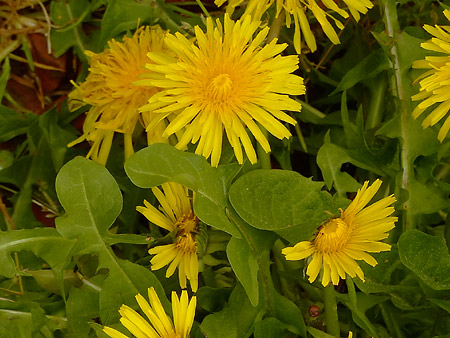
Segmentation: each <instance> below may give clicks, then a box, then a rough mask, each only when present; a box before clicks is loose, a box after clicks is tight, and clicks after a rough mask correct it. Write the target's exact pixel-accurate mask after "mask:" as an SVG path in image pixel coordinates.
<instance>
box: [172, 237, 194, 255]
mask: <svg viewBox="0 0 450 338" xmlns="http://www.w3.org/2000/svg"><path fill="white" fill-rule="evenodd" d="M175 248H176V249H177V250H178V251H181V252H183V253H184V254H189V253H197V243H196V242H195V239H194V236H192V235H191V234H186V235H184V236H180V237H177V240H176V242H175Z"/></svg>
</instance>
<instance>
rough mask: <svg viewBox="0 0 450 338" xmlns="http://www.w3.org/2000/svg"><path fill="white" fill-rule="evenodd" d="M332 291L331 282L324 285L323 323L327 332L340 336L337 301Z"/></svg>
mask: <svg viewBox="0 0 450 338" xmlns="http://www.w3.org/2000/svg"><path fill="white" fill-rule="evenodd" d="M334 292H335V291H334V286H333V285H332V284H330V285H328V286H327V287H325V289H324V292H323V298H324V299H323V301H324V303H325V323H326V325H327V332H328V333H329V334H331V335H333V336H336V337H340V329H339V319H338V313H337V303H336V296H335V294H334Z"/></svg>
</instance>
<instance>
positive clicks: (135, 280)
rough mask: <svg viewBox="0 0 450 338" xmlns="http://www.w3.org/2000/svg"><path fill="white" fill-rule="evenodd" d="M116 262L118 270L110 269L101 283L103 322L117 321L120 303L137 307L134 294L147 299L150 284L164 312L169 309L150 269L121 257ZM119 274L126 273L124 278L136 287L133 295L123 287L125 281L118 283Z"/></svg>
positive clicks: (160, 287)
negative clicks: (121, 284)
mask: <svg viewBox="0 0 450 338" xmlns="http://www.w3.org/2000/svg"><path fill="white" fill-rule="evenodd" d="M117 263H118V268H119V269H120V270H119V271H117V272H114V273H112V272H111V270H110V273H109V275H110V277H108V278H107V279H106V280H105V282H104V283H103V284H102V292H101V293H100V318H101V319H102V322H103V323H104V324H108V323H114V322H117V319H118V317H119V308H120V306H121V305H122V304H126V305H128V306H130V307H132V308H135V309H138V306H137V302H136V299H135V296H136V295H137V294H138V293H140V294H141V295H142V296H144V298H145V299H147V301H148V288H149V287H152V286H153V287H154V288H155V290H156V292H157V293H158V296H159V299H160V300H161V303H162V304H163V306H164V308H165V310H166V312H169V311H170V309H171V307H170V303H169V301H168V300H167V298H166V296H165V294H164V290H163V288H162V286H161V283H160V282H159V280H158V279H157V278H156V276H155V275H154V274H153V272H151V271H150V268H146V267H143V266H142V265H139V264H134V263H131V262H130V261H128V260H123V259H117ZM121 274H126V279H127V280H128V281H129V282H131V283H132V284H133V286H134V287H135V288H136V290H137V291H136V292H135V293H134V294H133V295H131V292H130V294H129V295H128V294H127V293H128V292H127V290H125V289H124V287H125V283H123V286H119V285H118V279H117V277H119V276H120V275H121ZM122 278H123V277H122ZM130 296H133V297H132V298H131V297H130Z"/></svg>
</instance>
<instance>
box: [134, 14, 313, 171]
mask: <svg viewBox="0 0 450 338" xmlns="http://www.w3.org/2000/svg"><path fill="white" fill-rule="evenodd" d="M259 24H260V22H259V21H253V20H252V19H251V18H250V17H249V16H247V17H245V18H244V19H243V20H238V21H236V22H234V21H233V20H231V19H230V18H229V17H228V15H225V19H224V24H223V25H222V23H221V22H220V21H219V20H218V19H217V21H216V27H214V23H213V20H212V19H211V18H207V19H206V27H207V31H206V33H205V32H203V31H202V30H201V29H200V28H199V27H198V26H196V27H195V35H196V42H192V41H189V40H187V39H186V38H185V37H184V36H183V35H182V34H180V33H175V35H172V34H168V35H167V37H166V39H165V43H166V45H167V46H168V47H169V48H170V49H171V50H172V52H173V53H174V54H175V55H176V56H175V57H171V56H168V55H166V54H162V53H154V52H151V53H149V54H148V55H149V57H150V59H151V60H152V61H153V62H154V63H152V64H148V65H147V68H148V69H149V70H150V71H151V73H150V74H149V75H148V76H147V77H148V79H146V80H142V81H140V82H139V83H141V84H148V85H150V86H157V87H161V88H164V89H163V90H162V91H161V92H159V93H157V94H155V95H153V96H152V97H151V98H150V100H149V103H148V104H147V105H145V106H144V107H142V108H141V110H142V111H147V110H150V111H154V112H155V113H160V114H161V118H164V117H165V116H166V115H168V114H171V113H175V115H176V117H175V118H174V119H173V120H172V121H171V122H170V124H169V125H168V126H167V128H166V130H165V131H164V134H163V136H165V137H168V136H170V135H172V134H173V133H175V132H177V131H179V130H180V129H182V128H183V127H186V129H185V131H184V134H183V135H182V136H181V139H179V142H178V144H177V145H176V147H177V148H178V149H184V148H185V147H186V146H187V144H188V143H189V142H192V143H194V144H195V143H197V142H198V145H197V148H196V151H195V152H196V153H197V154H201V155H203V156H204V157H206V158H209V157H210V156H211V164H212V165H213V166H217V165H218V163H219V160H220V157H221V152H222V135H223V131H224V130H225V134H226V135H227V138H228V141H229V142H230V144H231V146H232V147H233V149H234V153H235V155H236V158H237V160H238V162H239V163H242V162H243V153H242V148H241V144H242V145H243V146H244V149H245V153H246V154H247V157H248V158H249V160H250V162H251V163H255V162H256V161H257V158H256V152H255V149H254V148H253V144H252V141H251V139H250V137H249V135H248V134H247V131H246V130H245V127H247V128H248V129H249V131H250V132H251V133H252V134H253V135H254V137H255V139H256V140H257V141H258V142H259V143H260V144H261V146H262V148H263V149H264V150H265V151H266V152H269V151H270V145H269V142H268V141H267V138H266V136H265V135H264V133H263V132H262V131H261V129H260V127H261V126H262V127H263V128H265V129H266V130H267V131H269V132H270V133H271V134H272V135H274V136H275V137H277V138H279V139H283V138H288V137H290V136H291V133H290V132H289V130H288V129H287V128H286V127H285V126H284V124H283V123H281V122H280V121H279V120H281V121H283V122H287V123H290V124H295V123H296V121H295V120H294V119H293V118H292V117H290V116H289V115H288V114H286V113H285V112H283V110H290V111H300V109H301V105H300V103H298V102H296V101H294V100H293V99H291V98H290V97H289V95H301V94H303V93H304V92H305V87H304V85H303V79H302V78H301V77H299V76H297V75H293V74H291V73H292V72H293V71H295V70H296V69H297V68H298V57H297V56H294V55H291V56H281V55H279V54H280V53H281V52H282V51H283V50H284V49H285V48H286V47H287V45H286V44H281V45H280V44H277V43H276V40H272V41H270V42H269V43H268V44H267V45H265V46H264V47H260V45H261V43H263V42H264V40H265V38H266V37H267V33H268V31H269V28H265V29H263V30H261V31H260V32H259V33H258V34H257V35H256V37H255V38H253V39H252V37H253V35H254V33H255V32H256V30H257V29H258V27H259Z"/></svg>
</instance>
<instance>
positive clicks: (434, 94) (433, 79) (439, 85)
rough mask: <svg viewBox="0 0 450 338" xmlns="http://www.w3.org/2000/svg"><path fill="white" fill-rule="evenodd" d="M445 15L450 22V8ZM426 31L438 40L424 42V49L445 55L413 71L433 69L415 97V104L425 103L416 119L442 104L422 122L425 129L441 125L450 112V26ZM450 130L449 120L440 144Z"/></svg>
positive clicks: (430, 58) (427, 60)
mask: <svg viewBox="0 0 450 338" xmlns="http://www.w3.org/2000/svg"><path fill="white" fill-rule="evenodd" d="M444 15H445V16H446V18H447V19H448V20H449V21H450V10H448V9H446V10H445V11H444ZM423 28H424V29H425V30H426V31H427V32H428V33H430V34H431V35H433V36H434V37H433V38H432V39H431V40H428V41H427V42H424V43H422V44H421V46H422V48H424V49H427V50H430V51H433V52H438V53H442V54H445V55H441V56H427V57H425V60H418V61H414V63H413V68H420V69H429V71H428V72H425V73H424V74H422V75H421V76H420V77H419V79H421V80H420V82H419V84H420V92H419V93H418V94H416V95H414V96H412V100H413V101H418V100H423V101H422V102H421V103H419V104H418V105H417V107H416V108H415V109H414V111H413V113H412V116H413V118H414V119H416V118H417V117H419V116H420V115H421V114H422V113H423V112H424V111H425V110H427V109H428V108H429V107H431V106H433V105H434V104H435V103H438V105H437V106H435V107H434V109H433V110H432V111H431V112H430V114H429V115H428V116H427V117H426V118H425V119H424V120H423V122H422V126H423V127H424V128H427V127H429V126H433V125H435V124H436V123H438V122H439V121H440V120H441V119H442V118H443V117H444V116H445V115H446V114H447V113H448V111H449V110H450V34H449V33H450V26H438V25H436V26H435V27H432V26H429V25H424V26H423ZM449 129H450V118H449V117H447V118H446V120H445V122H444V124H443V125H442V127H441V129H440V130H439V134H438V139H439V141H441V142H442V141H443V140H444V138H445V137H446V136H447V134H448V131H449Z"/></svg>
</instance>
